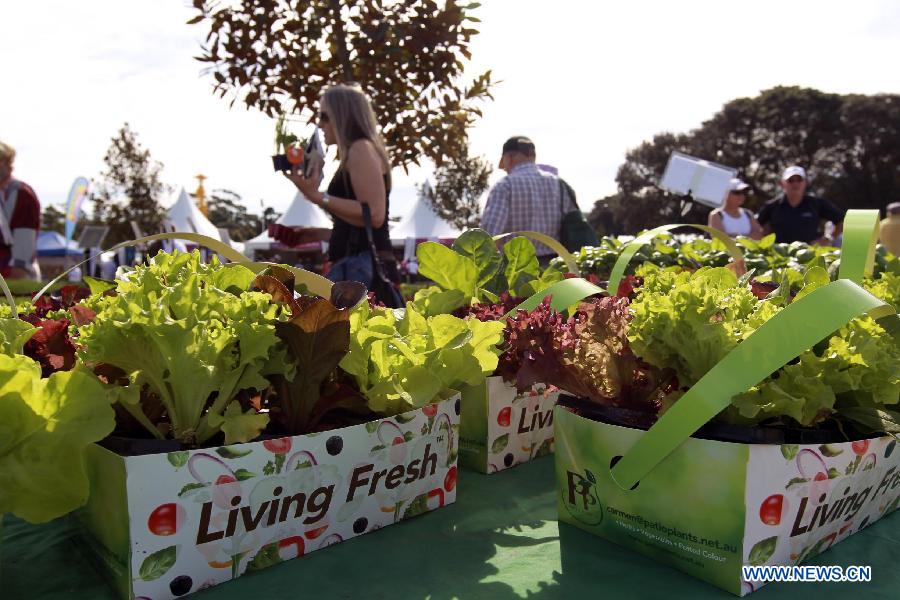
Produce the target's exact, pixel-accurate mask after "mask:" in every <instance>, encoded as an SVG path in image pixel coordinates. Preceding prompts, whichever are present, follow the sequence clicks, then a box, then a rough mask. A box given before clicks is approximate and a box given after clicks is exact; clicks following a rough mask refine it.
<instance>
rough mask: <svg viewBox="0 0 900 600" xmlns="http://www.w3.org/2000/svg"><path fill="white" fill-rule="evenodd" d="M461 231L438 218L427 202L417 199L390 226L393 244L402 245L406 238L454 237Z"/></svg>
mask: <svg viewBox="0 0 900 600" xmlns="http://www.w3.org/2000/svg"><path fill="white" fill-rule="evenodd" d="M461 234H462V231H460V230H459V229H457V228H456V227H454V226H453V225H451V224H450V223H448V222H447V221H445V220H444V219H442V218H440V217H439V216H437V214H435V212H434V211H433V210H432V209H431V206H429V205H428V203H427V202H425V201H423V200H420V199H417V200H416V201H415V202H414V203H413V204H412V208H411V209H410V210H409V212H407V213H406V214H404V215H403V216H402V217H401V218H400V221H398V222H397V224H396V225H394V226H393V227H391V241H392V243H393V245H394V246H398V247H399V246H403V245H405V244H406V240H407V239H414V240H427V239H435V238H437V239H455V238H457V237H459V236H460V235H461Z"/></svg>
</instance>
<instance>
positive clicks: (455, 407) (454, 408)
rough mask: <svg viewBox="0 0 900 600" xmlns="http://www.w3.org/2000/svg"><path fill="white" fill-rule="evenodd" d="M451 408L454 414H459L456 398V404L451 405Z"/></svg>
mask: <svg viewBox="0 0 900 600" xmlns="http://www.w3.org/2000/svg"><path fill="white" fill-rule="evenodd" d="M453 410H455V411H456V414H457V415H459V400H457V401H456V404H454V405H453Z"/></svg>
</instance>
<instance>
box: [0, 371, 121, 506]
mask: <svg viewBox="0 0 900 600" xmlns="http://www.w3.org/2000/svg"><path fill="white" fill-rule="evenodd" d="M114 424H115V423H114V412H113V409H112V407H111V406H110V404H109V401H108V400H107V397H106V394H105V393H104V390H103V386H102V385H101V384H100V382H99V381H98V380H97V379H96V378H95V377H94V376H93V375H90V374H88V373H85V372H82V371H80V370H74V371H67V372H60V373H54V374H52V375H50V377H49V378H47V379H41V369H40V367H39V366H38V365H37V363H35V362H34V361H33V360H31V359H30V358H28V357H25V356H13V357H11V356H6V355H0V515H2V514H3V513H7V512H11V513H13V514H15V515H17V516H19V517H21V518H23V519H25V520H27V521H30V522H32V523H42V522H45V521H49V520H51V519H54V518H56V517H59V516H61V515H64V514H66V513H67V512H69V511H71V510H74V509H75V508H77V507H79V506H81V505H82V504H84V502H85V501H86V500H87V497H88V480H87V475H86V473H85V468H84V462H83V451H84V449H85V448H86V447H87V446H88V445H89V444H91V443H93V442H96V441H98V440H101V439H103V438H104V437H106V436H107V435H108V434H109V433H110V432H111V431H112V429H113V426H114Z"/></svg>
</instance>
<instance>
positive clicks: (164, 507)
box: [147, 502, 186, 535]
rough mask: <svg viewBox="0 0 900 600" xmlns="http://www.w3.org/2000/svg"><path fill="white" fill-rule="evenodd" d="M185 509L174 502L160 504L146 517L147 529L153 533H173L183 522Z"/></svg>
mask: <svg viewBox="0 0 900 600" xmlns="http://www.w3.org/2000/svg"><path fill="white" fill-rule="evenodd" d="M185 517H186V513H185V510H184V509H183V508H181V506H179V505H178V504H175V503H174V502H169V503H167V504H160V505H159V506H157V507H156V508H155V509H153V512H152V513H150V517H149V518H148V519H147V529H149V530H150V533H152V534H153V535H175V534H176V533H177V532H178V528H179V527H180V526H181V525H182V524H184V519H185Z"/></svg>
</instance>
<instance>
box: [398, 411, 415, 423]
mask: <svg viewBox="0 0 900 600" xmlns="http://www.w3.org/2000/svg"><path fill="white" fill-rule="evenodd" d="M415 418H416V415H414V414H411V413H410V414H399V415H397V416H396V417H394V419H396V421H397V422H398V423H400V424H401V425H402V424H403V423H409V422H410V421H412V420H413V419H415Z"/></svg>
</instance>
